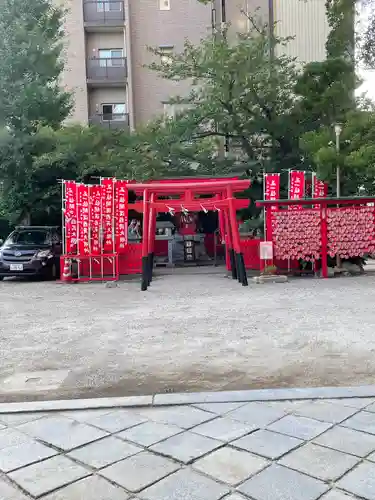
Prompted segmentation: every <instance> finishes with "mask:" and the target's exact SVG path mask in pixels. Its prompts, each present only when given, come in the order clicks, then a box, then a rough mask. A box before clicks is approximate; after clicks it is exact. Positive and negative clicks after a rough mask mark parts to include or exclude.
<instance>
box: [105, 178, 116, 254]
mask: <svg viewBox="0 0 375 500" xmlns="http://www.w3.org/2000/svg"><path fill="white" fill-rule="evenodd" d="M114 186H115V179H102V189H103V196H102V216H103V218H102V220H103V241H104V244H103V250H104V252H108V253H111V252H114V250H115V248H114V246H115V241H114V202H115V199H114V194H115V193H114Z"/></svg>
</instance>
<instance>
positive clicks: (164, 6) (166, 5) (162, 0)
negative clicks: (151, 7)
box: [158, 0, 171, 10]
mask: <svg viewBox="0 0 375 500" xmlns="http://www.w3.org/2000/svg"><path fill="white" fill-rule="evenodd" d="M158 1H159V9H160V10H171V0H158Z"/></svg>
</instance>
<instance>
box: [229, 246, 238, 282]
mask: <svg viewBox="0 0 375 500" xmlns="http://www.w3.org/2000/svg"><path fill="white" fill-rule="evenodd" d="M229 257H230V267H231V268H232V278H233V279H234V280H236V279H237V263H236V256H235V252H234V250H233V248H230V249H229Z"/></svg>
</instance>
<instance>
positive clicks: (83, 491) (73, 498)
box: [43, 476, 129, 500]
mask: <svg viewBox="0 0 375 500" xmlns="http://www.w3.org/2000/svg"><path fill="white" fill-rule="evenodd" d="M128 498H129V495H128V493H126V492H125V491H124V490H123V489H122V488H120V487H119V486H115V485H113V484H111V483H110V482H108V481H107V480H106V479H104V478H103V477H100V476H90V477H86V478H85V479H81V480H80V481H77V482H76V483H73V484H70V485H69V486H65V488H62V489H61V490H58V491H55V492H54V493H51V494H50V495H47V496H46V497H43V500H128Z"/></svg>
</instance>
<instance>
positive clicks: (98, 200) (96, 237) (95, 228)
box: [90, 186, 103, 255]
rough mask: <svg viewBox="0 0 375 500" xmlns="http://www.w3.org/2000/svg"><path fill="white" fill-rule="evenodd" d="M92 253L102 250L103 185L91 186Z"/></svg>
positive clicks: (99, 252)
mask: <svg viewBox="0 0 375 500" xmlns="http://www.w3.org/2000/svg"><path fill="white" fill-rule="evenodd" d="M90 226H91V253H92V254H93V255H100V254H101V250H102V243H103V242H102V241H101V238H100V235H101V233H102V186H90Z"/></svg>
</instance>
